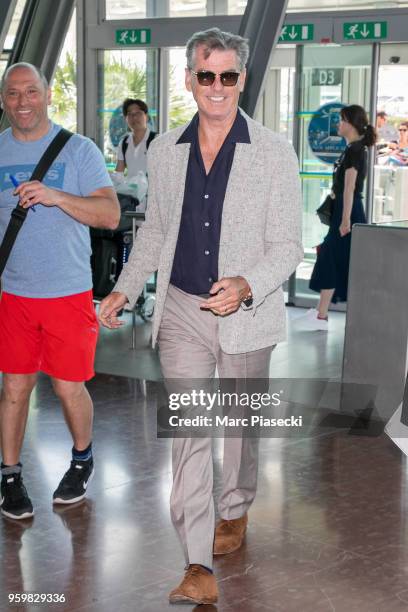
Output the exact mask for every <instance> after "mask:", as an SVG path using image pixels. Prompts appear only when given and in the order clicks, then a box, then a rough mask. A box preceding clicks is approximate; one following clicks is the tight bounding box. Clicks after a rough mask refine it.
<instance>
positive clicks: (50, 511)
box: [0, 0, 408, 612]
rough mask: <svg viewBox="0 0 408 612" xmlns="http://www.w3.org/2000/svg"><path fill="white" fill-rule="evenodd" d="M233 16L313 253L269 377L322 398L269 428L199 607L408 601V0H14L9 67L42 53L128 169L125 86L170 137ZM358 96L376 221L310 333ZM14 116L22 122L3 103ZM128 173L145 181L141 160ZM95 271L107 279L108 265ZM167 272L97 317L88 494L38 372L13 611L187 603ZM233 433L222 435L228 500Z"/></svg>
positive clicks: (106, 151)
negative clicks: (342, 286)
mask: <svg viewBox="0 0 408 612" xmlns="http://www.w3.org/2000/svg"><path fill="white" fill-rule="evenodd" d="M272 5H273V6H274V7H275V8H273V7H272ZM271 7H272V8H271ZM266 18H268V19H270V21H269V22H268V21H266V23H265V19H266ZM257 19H258V20H259V21H258V22H257ZM251 20H252V21H251ZM254 23H255V24H258V25H257V27H254ZM214 26H217V27H219V28H221V30H224V31H229V32H234V33H241V34H242V35H244V36H245V35H247V36H248V37H249V39H250V44H251V48H252V49H253V53H254V58H253V60H252V61H253V63H251V64H250V65H249V70H253V71H254V73H256V71H257V70H258V71H259V70H260V69H262V71H263V72H262V74H258V75H257V76H258V78H257V79H254V81H253V88H252V90H251V91H250V92H248V95H247V97H246V98H243V104H242V106H243V108H244V110H246V112H247V113H248V114H249V115H250V116H253V117H254V118H255V119H256V120H258V121H259V122H260V123H262V124H263V125H265V126H266V127H268V128H270V129H271V130H274V131H276V132H279V133H281V134H283V135H284V136H285V137H286V138H287V139H288V140H289V141H290V142H291V143H292V144H293V146H294V148H295V151H296V153H297V156H298V159H299V173H300V180H301V186H302V197H303V215H302V222H303V248H304V259H303V261H302V262H301V263H300V265H299V266H298V267H297V270H296V272H295V273H294V274H293V275H292V276H291V277H290V278H289V279H287V281H286V283H285V285H284V290H285V300H286V314H287V325H288V333H287V339H286V340H285V341H284V342H281V343H280V344H278V346H277V347H276V348H275V350H274V351H273V353H272V358H271V366H270V378H271V381H272V383H273V381H274V380H279V381H281V384H284V385H285V389H289V391H288V393H289V399H288V406H289V407H290V409H291V410H292V412H293V410H295V411H296V413H297V414H298V415H301V414H303V415H304V427H303V428H302V431H301V433H299V434H293V433H292V434H290V435H289V434H288V435H287V436H286V437H278V436H277V435H276V436H273V435H266V436H264V437H262V438H261V440H260V448H259V454H260V460H259V474H258V489H257V495H256V498H255V501H254V503H253V505H252V507H251V509H250V511H249V523H248V531H247V535H246V538H245V541H244V544H243V546H242V547H241V548H240V549H239V550H237V551H235V552H233V553H231V554H229V555H223V556H219V557H217V558H215V562H214V573H215V575H216V577H217V581H218V587H219V599H218V602H217V603H216V604H214V605H200V606H196V607H193V609H194V610H197V611H198V610H201V609H202V610H209V611H210V610H212V611H214V610H219V612H224V611H227V610H228V611H238V610H241V611H242V612H255V611H263V610H265V611H266V610H269V611H272V612H333V611H335V612H354V611H355V612H394V611H395V612H400V611H401V612H402V611H404V610H408V586H407V585H408V552H407V551H408V520H407V518H408V473H407V463H406V455H407V454H408V434H407V433H405V429H407V424H406V423H405V425H404V424H403V423H402V422H399V426H400V428H399V429H398V428H397V430H396V431H397V433H395V431H394V433H392V432H391V430H390V429H388V430H387V423H388V424H389V422H390V420H392V418H393V417H394V416H395V414H400V413H401V411H403V410H404V405H405V402H404V401H403V400H404V387H405V380H406V362H407V344H408V342H407V340H408V310H407V309H406V303H407V299H406V297H407V295H408V279H407V278H406V263H405V262H406V261H407V259H406V257H407V256H408V234H407V231H408V197H407V190H408V134H406V136H407V138H406V143H405V140H404V139H405V136H404V135H403V131H404V128H403V127H402V126H404V122H407V123H406V129H407V130H408V2H400V1H386V0H383V1H371V2H369V1H366V0H354V1H349V0H288V1H283V2H281V1H277V2H275V1H273V2H272V1H271V2H259V1H257V0H252V1H251V0H249V2H248V3H247V2H246V1H245V0H58V1H55V0H1V3H0V45H1V46H2V53H1V56H0V73H2V72H3V71H4V70H5V69H6V67H7V66H8V65H10V64H11V63H15V62H18V61H28V62H31V63H33V64H35V65H38V66H41V67H42V68H43V70H44V72H45V74H46V76H47V77H48V78H49V79H50V83H51V89H52V103H51V106H50V113H49V114H50V117H51V119H52V120H53V121H55V122H56V123H58V124H61V125H62V126H64V127H65V128H67V129H69V130H71V131H73V132H77V133H79V134H83V135H85V136H87V137H89V138H91V139H92V140H93V141H94V142H95V143H96V144H97V146H98V147H99V148H100V150H101V151H102V153H103V155H104V159H105V162H106V166H107V168H108V170H109V171H110V172H111V173H112V176H113V177H114V175H115V166H116V159H117V153H118V143H119V141H120V139H121V137H122V136H123V134H124V133H125V132H126V123H125V121H124V118H123V116H122V103H123V100H124V99H125V98H126V97H132V98H140V99H143V100H146V102H147V104H148V107H149V125H150V128H151V129H153V130H155V131H157V132H159V133H164V132H166V131H167V130H169V129H172V128H175V127H178V126H181V125H183V124H185V123H187V122H189V121H190V119H191V118H192V117H193V115H194V113H195V111H196V107H195V103H194V100H193V98H192V96H191V93H189V92H187V91H186V90H185V88H184V73H185V43H186V41H187V39H188V38H189V37H190V36H191V35H192V34H193V33H194V32H197V31H201V30H205V29H207V28H210V27H214ZM250 61H251V58H250ZM262 67H263V68H262ZM349 104H359V105H361V106H363V107H364V108H365V109H366V110H367V112H368V115H369V117H370V122H371V123H373V124H374V125H376V127H377V144H376V146H375V147H374V148H373V149H372V150H371V151H370V154H369V164H368V174H367V179H366V182H365V191H364V195H365V197H364V204H365V210H366V215H367V220H368V224H367V225H366V226H364V227H358V228H357V230H356V232H355V233H354V230H353V242H352V259H351V265H350V276H349V294H348V301H347V304H345V303H340V304H334V305H332V308H331V310H330V313H329V327H328V331H310V330H305V329H303V328H302V323H301V320H302V317H301V315H302V314H303V313H304V312H305V309H307V308H313V307H314V306H315V305H316V303H317V299H318V294H316V293H314V292H313V291H311V289H310V288H309V280H310V276H311V273H312V270H313V266H314V263H315V261H316V247H317V245H319V244H320V243H321V241H322V239H323V237H324V235H325V233H326V231H327V227H326V228H325V226H324V225H322V224H321V223H320V222H319V219H318V217H317V215H316V209H317V207H318V206H319V204H320V203H321V202H322V201H323V200H324V198H325V197H326V196H327V194H328V193H329V191H330V187H331V180H332V169H333V162H334V161H335V160H336V159H337V157H338V155H339V151H341V150H342V148H344V141H343V140H342V138H341V137H339V136H338V133H337V124H338V114H339V109H341V107H342V106H345V105H349ZM384 117H385V119H384ZM0 123H1V125H0V130H3V129H4V128H5V127H6V126H7V124H6V121H5V116H4V115H3V116H2V117H1V119H0ZM394 143H395V146H394ZM139 178H140V177H139ZM243 180H245V177H243ZM115 186H116V188H117V190H118V192H119V193H120V192H121V190H122V193H123V194H125V195H126V194H129V195H132V194H133V195H135V196H136V197H137V194H138V195H139V198H140V199H143V198H144V197H145V196H144V193H143V198H142V197H141V196H140V194H141V189H142V191H143V189H144V184H143V186H142V187H141V185H140V184H138V183H137V177H129V176H128V177H127V179H126V180H125V181H124V182H123V181H122V182H119V181H116V182H115ZM138 189H139V192H138V191H137V190H138ZM148 206H149V202H148V198H147V204H146V207H147V209H148ZM135 211H136V213H137V212H138V211H137V208H136V209H135ZM143 218H144V214H143V213H142V212H140V211H139V214H133V215H132V214H130V215H128V216H127V217H126V227H125V229H124V230H123V231H121V232H120V235H119V233H117V234H116V236H115V239H114V240H113V243H114V248H115V249H116V250H115V256H114V257H112V262H109V263H108V264H106V265H105V271H104V274H105V276H104V279H102V280H104V281H106V280H107V281H108V282H100V284H99V286H100V287H101V289H100V291H99V292H98V291H95V305H96V308H98V307H99V303H100V300H101V299H102V298H103V297H104V296H105V295H106V294H107V293H108V292H109V290H110V289H111V288H112V287H113V286H114V282H115V278H116V277H117V275H118V273H119V271H120V269H121V267H122V265H123V263H124V261H126V259H127V257H128V254H129V251H130V249H131V248H132V245H133V242H134V240H135V236H136V234H137V230H138V227H139V226H140V224H141V223H143ZM99 238H100V236H99ZM105 238H106V236H105ZM108 238H109V239H112V236H110V237H108ZM93 240H94V241H95V242H94V245H95V244H96V243H97V240H98V235H94V236H93ZM96 252H97V251H95V253H96ZM106 266H107V267H106ZM96 267H97V265H96V264H95V262H94V273H95V275H96ZM94 280H95V289H96V286H97V283H98V282H99V281H101V279H100V278H96V276H95V279H94ZM109 283H111V284H110V285H109ZM155 285H156V278H155V276H152V277H151V278H149V279H148V281H147V283H146V285H145V288H144V290H143V294H142V296H141V298H140V299H139V300H138V302H137V305H136V306H135V308H133V309H126V308H125V310H124V312H123V315H122V320H123V321H124V324H123V326H122V327H121V328H120V329H117V330H109V329H101V330H100V335H99V340H98V346H97V353H96V363H95V370H96V375H95V377H94V378H93V379H92V380H91V381H90V382H89V383H88V384H87V387H88V389H89V392H90V394H91V396H92V399H93V401H94V407H95V421H94V435H93V447H94V458H95V476H94V479H93V481H92V484H90V486H89V490H88V494H87V496H86V498H85V499H84V500H83V501H81V502H79V503H78V504H74V505H65V506H53V505H52V492H53V490H54V488H55V487H56V485H57V484H58V481H59V479H60V477H61V474H63V472H64V470H65V469H66V466H67V463H68V462H69V460H70V452H71V446H72V441H71V438H70V435H69V432H68V430H67V428H66V425H65V422H64V418H63V415H62V412H61V407H60V405H59V402H58V400H57V399H56V397H55V396H54V394H53V392H52V388H51V383H50V380H49V378H48V377H47V376H45V375H44V374H40V376H39V381H38V385H37V387H36V388H35V390H34V392H33V394H32V398H31V404H30V414H29V420H28V425H27V433H26V437H25V442H24V447H23V454H22V463H23V465H24V479H25V484H26V485H27V487H29V490H30V496H31V498H32V501H33V504H34V510H35V516H34V517H33V518H32V519H28V520H23V521H15V520H12V519H7V518H5V517H2V520H1V521H0V568H1V571H0V610H8V609H10V610H12V609H18V610H29V611H30V612H31V611H34V610H37V607H35V606H34V604H33V603H31V604H30V603H24V604H23V603H20V604H18V603H13V599H12V597H10V596H11V595H12V594H18V593H20V594H21V593H27V594H28V593H33V594H34V593H53V594H63V595H64V601H61V602H60V603H49V602H48V603H44V604H43V606H44V609H47V610H48V609H50V610H70V611H72V612H76V611H81V612H112V611H116V612H132V611H135V612H161V611H162V610H167V609H172V610H185V609H187V608H186V606H185V605H180V606H179V605H171V606H170V605H169V603H168V593H169V592H170V591H171V589H173V588H174V587H175V586H176V584H178V582H179V580H180V576H181V575H182V573H183V567H184V558H183V555H182V551H181V548H180V546H179V542H178V539H177V536H176V533H175V530H174V528H173V526H172V523H171V518H170V512H169V497H170V491H171V486H172V463H171V442H172V441H171V438H169V437H158V435H157V426H158V414H160V412H161V411H162V410H165V409H166V406H164V405H163V396H164V384H163V377H162V373H161V369H160V363H159V357H158V351H157V348H152V346H151V336H152V317H153V316H154V305H155ZM106 287H108V289H107V288H106ZM109 287H110V288H109ZM0 376H1V375H0ZM0 380H1V378H0ZM275 384H276V383H275ZM278 384H279V383H278ZM405 401H407V402H408V393H406V397H405ZM289 407H288V410H289ZM398 411H400V413H398ZM404 428H405V429H404ZM390 432H391V433H390ZM404 437H405V438H406V442H405V440H404ZM222 442H223V440H222V439H221V438H215V439H214V440H213V456H214V497H215V499H217V492H219V489H220V482H221V475H222V456H223V446H222Z"/></svg>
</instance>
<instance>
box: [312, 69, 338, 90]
mask: <svg viewBox="0 0 408 612" xmlns="http://www.w3.org/2000/svg"><path fill="white" fill-rule="evenodd" d="M342 79H343V69H342V68H313V70H312V85H317V86H319V87H323V86H325V85H326V86H327V85H340V83H341V81H342Z"/></svg>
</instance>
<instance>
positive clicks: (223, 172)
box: [170, 111, 251, 295]
mask: <svg viewBox="0 0 408 612" xmlns="http://www.w3.org/2000/svg"><path fill="white" fill-rule="evenodd" d="M185 142H190V143H191V147H190V157H189V160H188V167H187V175H186V184H185V189H184V201H183V210H182V213H181V222H180V229H179V235H178V239H177V245H176V252H175V254H174V260H173V268H172V271H171V277H170V282H171V284H172V285H175V286H176V287H178V288H179V289H182V290H183V291H186V292H187V293H191V294H194V295H203V294H206V293H208V292H209V290H210V288H211V286H212V284H213V283H214V282H215V281H217V280H218V251H219V247H220V234H221V219H222V208H223V204H224V198H225V192H226V189H227V185H228V179H229V175H230V172H231V166H232V162H233V160H234V153H235V143H237V142H244V143H248V144H249V143H250V142H251V141H250V138H249V132H248V124H247V122H246V119H245V118H244V117H243V116H242V115H241V113H240V112H239V111H238V112H237V116H236V118H235V121H234V123H233V125H232V127H231V129H230V131H229V133H228V135H227V137H226V138H225V140H224V142H223V144H222V147H221V149H220V150H219V152H218V155H217V157H216V158H215V160H214V162H213V164H212V166H211V169H210V172H209V173H208V174H206V170H205V166H204V162H203V158H202V156H201V151H200V144H199V141H198V113H197V114H196V115H195V116H194V117H193V119H192V120H191V123H190V124H189V125H188V127H187V128H186V130H185V131H184V132H183V134H182V135H181V136H180V138H179V139H178V141H177V143H176V145H177V144H179V143H185Z"/></svg>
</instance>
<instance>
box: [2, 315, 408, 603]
mask: <svg viewBox="0 0 408 612" xmlns="http://www.w3.org/2000/svg"><path fill="white" fill-rule="evenodd" d="M291 317H292V313H291ZM332 318H333V323H331V325H332V329H331V331H330V332H329V334H328V335H327V334H324V333H322V332H316V333H307V332H301V331H299V330H297V328H296V324H295V323H293V322H291V332H290V335H289V342H288V343H285V344H283V345H281V346H280V347H278V349H277V350H276V351H275V352H274V355H273V362H272V368H271V371H272V372H273V374H274V375H275V376H281V377H285V376H286V377H287V376H291V377H304V378H318V377H330V378H338V377H339V375H340V369H341V355H342V329H343V325H344V317H343V316H342V315H340V314H338V315H336V316H334V317H332ZM120 334H122V335H117V336H116V337H113V336H110V337H109V336H106V335H105V334H104V335H103V336H102V338H101V342H102V344H103V346H101V347H100V350H99V354H98V361H97V363H98V366H97V368H98V370H99V371H100V372H103V373H99V374H98V375H97V376H96V377H95V379H94V380H93V381H92V382H91V383H90V385H89V389H90V392H91V394H92V397H93V398H94V402H95V435H94V447H95V459H96V473H95V478H94V480H93V482H92V485H91V486H90V491H89V497H88V499H87V500H85V501H84V502H83V503H80V504H79V505H77V506H76V507H65V508H63V509H62V510H58V511H57V510H54V509H53V507H52V505H51V496H52V492H53V490H54V488H55V486H56V484H57V483H58V481H59V478H60V477H61V475H62V473H63V472H64V470H65V469H66V467H67V465H68V462H69V451H70V438H69V435H68V433H67V430H66V428H65V424H64V421H63V418H62V415H61V411H60V409H59V407H58V403H57V401H56V400H55V399H54V397H53V395H52V392H51V388H50V384H49V381H48V380H47V379H46V377H41V379H40V382H39V385H38V388H37V390H36V392H35V395H33V398H32V405H31V413H30V419H29V426H28V431H27V436H26V441H25V446H24V454H23V462H24V476H25V483H26V485H27V488H28V490H29V493H30V496H31V497H32V500H33V503H34V506H35V513H36V514H35V517H34V519H33V520H32V521H31V522H24V524H23V523H22V522H20V523H18V522H15V521H10V520H7V519H4V518H3V519H2V520H1V521H0V563H1V572H0V610H1V611H2V610H7V609H10V610H16V609H17V610H30V611H31V610H33V611H34V610H37V609H41V608H36V607H33V606H31V607H30V606H26V607H21V606H20V607H14V608H11V607H10V608H9V606H8V603H7V602H8V594H9V593H16V592H23V591H24V592H35V593H64V595H65V598H66V603H65V604H60V605H59V606H57V605H50V604H48V605H46V606H45V607H43V609H47V610H48V609H49V610H70V611H79V610H81V611H83V612H133V611H135V612H161V611H162V610H168V609H169V610H175V611H176V610H186V606H171V607H169V605H168V603H167V595H168V592H169V591H170V590H171V589H172V588H173V587H174V586H175V585H176V584H177V583H178V582H179V579H180V577H181V575H182V571H183V559H182V555H181V551H180V548H179V546H178V542H177V539H176V536H175V533H174V531H173V528H172V526H171V523H170V518H169V510H168V498H169V492H170V487H171V472H170V444H171V442H170V440H163V439H161V440H158V439H157V438H156V406H157V404H156V402H157V397H158V392H159V390H160V387H161V383H160V382H158V378H159V370H158V362H157V355H156V354H155V353H154V352H152V351H151V350H150V349H149V348H148V347H147V342H148V336H149V330H148V329H147V328H144V327H143V328H142V327H139V328H138V342H139V344H138V349H137V351H136V352H135V353H132V352H131V351H130V350H129V349H128V343H127V342H128V340H129V341H130V335H129V334H130V330H129V329H128V328H127V329H125V330H121V332H120ZM112 338H113V339H112ZM143 343H145V344H143ZM109 353H110V356H109ZM143 360H144V363H139V362H141V361H143ZM109 364H110V365H109ZM121 368H122V370H121ZM118 370H121V371H122V372H123V374H126V375H127V376H118V375H117V374H118V373H119V371H118ZM140 373H143V374H144V375H143V377H140ZM130 375H132V376H130ZM140 378H143V379H144V380H140ZM146 379H147V380H146ZM221 455H222V449H221V441H220V440H215V442H214V457H215V478H216V486H215V495H216V494H217V490H218V489H219V477H220V466H221ZM260 455H261V456H260V474H259V486H258V494H257V497H256V500H255V502H254V504H253V507H252V509H251V512H250V523H249V528H248V534H247V538H246V542H245V545H244V546H243V547H242V548H241V549H240V550H239V551H237V552H236V553H234V554H232V555H229V556H226V557H219V558H216V560H215V572H216V575H217V578H218V581H219V588H220V600H219V603H218V605H217V606H200V607H197V608H195V609H196V610H197V611H199V610H203V612H204V611H213V610H218V611H219V612H224V611H228V612H229V611H238V610H242V611H243V612H255V611H263V610H270V611H273V612H292V611H293V612H333V611H336V612H354V611H358V612H366V611H367V612H368V611H369V612H394V611H404V610H408V586H407V585H408V553H407V550H408V524H407V520H406V517H407V516H408V515H407V505H408V481H407V474H406V462H405V458H404V457H403V456H402V455H401V453H400V452H399V451H398V449H397V448H396V447H395V446H394V445H393V444H392V443H391V442H390V441H389V440H388V438H387V437H386V436H385V435H380V436H371V437H369V436H366V435H350V434H349V432H348V431H347V429H346V430H338V429H337V430H333V429H331V430H330V429H325V430H324V429H322V428H315V429H313V430H311V431H310V437H308V438H296V439H295V438H292V439H262V441H261V446H260Z"/></svg>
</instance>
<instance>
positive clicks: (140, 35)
mask: <svg viewBox="0 0 408 612" xmlns="http://www.w3.org/2000/svg"><path fill="white" fill-rule="evenodd" d="M115 33H116V42H117V44H118V45H148V44H150V40H151V30H134V29H131V28H129V29H127V30H116V32H115Z"/></svg>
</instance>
